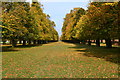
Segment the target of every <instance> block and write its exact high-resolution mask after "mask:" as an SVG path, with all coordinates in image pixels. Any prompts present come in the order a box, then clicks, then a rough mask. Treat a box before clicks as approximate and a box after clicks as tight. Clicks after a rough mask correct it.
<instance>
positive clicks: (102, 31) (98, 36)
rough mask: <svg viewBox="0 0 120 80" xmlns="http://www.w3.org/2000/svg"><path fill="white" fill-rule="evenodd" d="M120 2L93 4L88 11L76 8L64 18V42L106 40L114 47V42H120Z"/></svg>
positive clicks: (98, 41)
mask: <svg viewBox="0 0 120 80" xmlns="http://www.w3.org/2000/svg"><path fill="white" fill-rule="evenodd" d="M119 15H120V2H91V3H90V4H89V6H88V9H87V10H84V9H82V8H74V9H73V10H71V12H70V13H68V14H67V15H66V17H65V18H64V24H63V28H62V36H61V40H62V41H67V42H83V43H84V42H88V44H89V45H91V41H93V40H94V41H95V42H96V45H97V46H100V41H102V40H105V43H106V47H112V40H114V39H118V40H119V41H120V16H119Z"/></svg>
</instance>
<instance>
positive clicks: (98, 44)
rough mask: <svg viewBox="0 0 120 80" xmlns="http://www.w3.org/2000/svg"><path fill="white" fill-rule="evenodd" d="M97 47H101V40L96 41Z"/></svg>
mask: <svg viewBox="0 0 120 80" xmlns="http://www.w3.org/2000/svg"><path fill="white" fill-rule="evenodd" d="M96 46H98V47H100V40H99V39H96Z"/></svg>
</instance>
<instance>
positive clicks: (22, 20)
mask: <svg viewBox="0 0 120 80" xmlns="http://www.w3.org/2000/svg"><path fill="white" fill-rule="evenodd" d="M42 6H43V5H42V4H41V3H39V2H32V4H31V6H30V3H27V2H2V13H3V14H2V19H3V20H2V25H1V28H2V32H1V33H2V37H1V38H2V41H3V43H4V42H6V41H7V40H9V41H10V43H11V44H12V46H13V47H15V46H16V45H17V43H18V41H19V43H20V44H21V43H22V44H23V45H31V44H32V43H33V44H43V43H48V42H56V41H58V40H59V36H58V32H57V31H56V30H55V29H54V27H55V26H56V25H55V23H54V21H51V20H50V16H49V15H48V14H46V13H43V9H42ZM119 10H120V1H119V2H91V3H89V6H88V9H87V10H85V9H83V8H74V9H73V10H71V11H70V13H68V14H66V17H65V18H64V23H63V27H62V35H61V36H60V40H61V41H64V42H72V43H80V42H81V43H86V42H87V43H88V45H91V42H92V40H94V42H95V43H96V45H97V46H100V40H101V41H102V40H105V43H106V47H112V41H111V40H114V39H119V42H120V35H119V34H120V26H119V25H120V20H119V19H120V17H119V14H120V11H119Z"/></svg>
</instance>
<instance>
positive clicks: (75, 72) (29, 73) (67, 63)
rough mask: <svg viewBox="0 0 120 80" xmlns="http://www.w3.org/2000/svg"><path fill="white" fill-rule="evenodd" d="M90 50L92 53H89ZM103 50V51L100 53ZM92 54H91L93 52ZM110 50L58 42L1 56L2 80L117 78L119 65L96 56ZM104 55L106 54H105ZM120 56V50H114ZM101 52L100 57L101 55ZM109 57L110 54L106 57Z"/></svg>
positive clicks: (19, 49) (5, 53)
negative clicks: (4, 79)
mask: <svg viewBox="0 0 120 80" xmlns="http://www.w3.org/2000/svg"><path fill="white" fill-rule="evenodd" d="M88 49H89V50H88ZM101 50H103V51H101ZM90 51H91V52H90ZM93 51H94V52H100V54H108V53H109V54H112V53H111V52H112V51H114V50H112V51H110V50H107V49H98V48H94V47H89V46H85V45H79V46H78V45H74V44H68V43H63V42H55V43H49V44H44V45H42V46H36V47H31V48H15V49H14V50H13V51H8V52H3V53H2V65H3V66H2V67H3V68H2V69H3V73H2V74H3V75H2V77H3V78H107V77H108V78H117V77H118V64H116V63H114V62H112V61H110V60H109V61H106V59H104V58H102V57H103V56H102V57H97V56H88V55H85V54H90V55H93V54H95V53H94V52H93ZM102 52H103V53H102ZM114 53H115V54H118V51H114ZM100 54H99V53H98V55H100ZM105 56H110V55H105Z"/></svg>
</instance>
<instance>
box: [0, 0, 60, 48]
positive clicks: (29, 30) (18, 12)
mask: <svg viewBox="0 0 120 80" xmlns="http://www.w3.org/2000/svg"><path fill="white" fill-rule="evenodd" d="M2 13H3V14H2V19H3V20H2V25H1V26H0V27H2V40H3V41H6V40H10V41H11V43H12V46H16V44H17V42H18V41H19V42H20V43H21V41H22V42H23V45H26V42H28V44H31V42H33V43H34V44H36V43H38V44H40V43H45V42H46V41H48V42H51V41H57V40H58V33H57V31H56V30H55V29H54V27H55V23H54V22H53V21H51V20H50V16H49V15H47V14H45V13H43V8H42V5H41V4H40V3H39V2H32V4H31V5H30V4H29V3H27V2H3V3H2Z"/></svg>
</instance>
